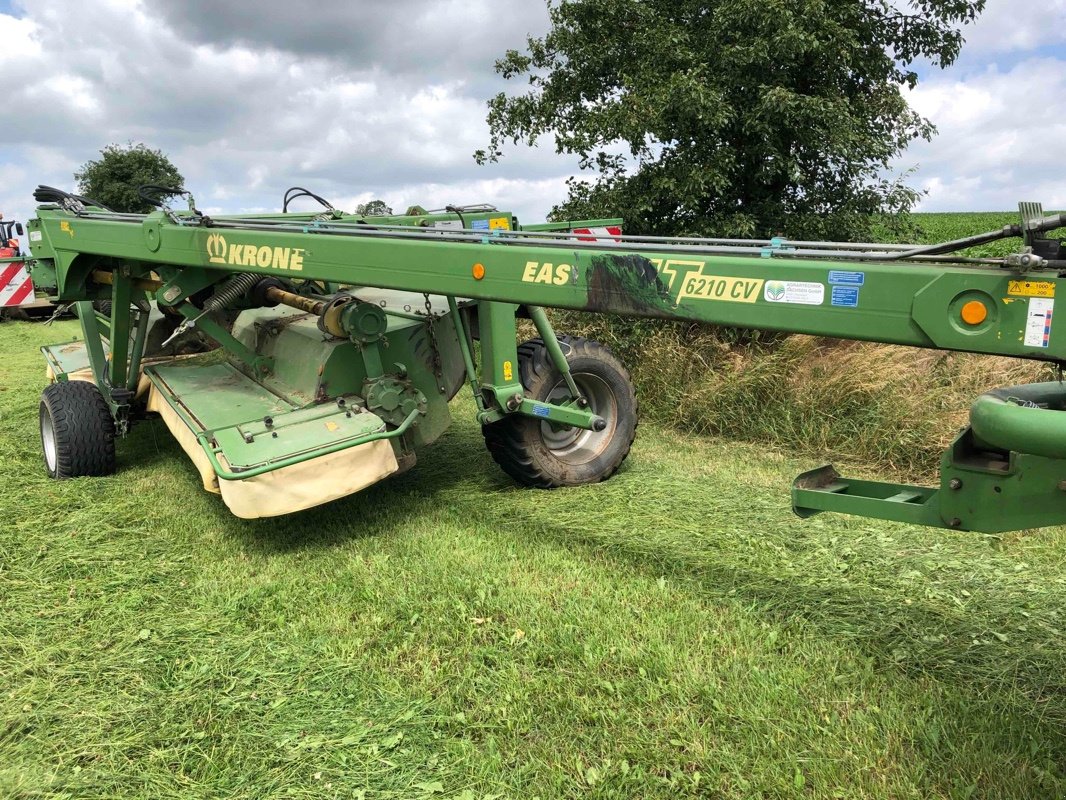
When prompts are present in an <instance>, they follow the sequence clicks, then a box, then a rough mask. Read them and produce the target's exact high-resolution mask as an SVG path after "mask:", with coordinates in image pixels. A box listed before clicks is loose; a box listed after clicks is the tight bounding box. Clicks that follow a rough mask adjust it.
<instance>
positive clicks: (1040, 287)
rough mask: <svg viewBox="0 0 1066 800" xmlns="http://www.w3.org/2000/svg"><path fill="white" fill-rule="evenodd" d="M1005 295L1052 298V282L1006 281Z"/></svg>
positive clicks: (1053, 283) (1053, 284)
mask: <svg viewBox="0 0 1066 800" xmlns="http://www.w3.org/2000/svg"><path fill="white" fill-rule="evenodd" d="M1007 294H1009V295H1013V296H1014V297H1054V296H1055V282H1054V281H1008V282H1007Z"/></svg>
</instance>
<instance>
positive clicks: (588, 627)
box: [0, 322, 1066, 800]
mask: <svg viewBox="0 0 1066 800" xmlns="http://www.w3.org/2000/svg"><path fill="white" fill-rule="evenodd" d="M77 332H78V331H77V328H76V327H75V325H74V324H73V323H70V322H58V323H56V325H55V326H54V327H51V328H46V327H43V326H40V325H30V324H22V323H10V324H7V323H5V324H0V349H2V352H3V353H4V358H3V359H2V360H0V387H3V390H2V391H0V416H2V418H3V421H4V424H3V426H0V506H2V507H3V509H4V514H3V515H0V598H2V601H3V605H2V611H3V613H2V615H0V683H2V685H3V691H2V692H0V796H2V797H4V798H20V799H22V798H25V799H26V800H29V798H40V799H41V800H60V798H79V800H82V799H83V798H115V797H121V798H134V799H135V798H153V800H154V799H155V798H182V800H186V799H187V798H218V797H226V798H241V799H246V800H260V798H316V799H317V798H364V800H385V799H388V800H529V799H530V798H534V797H538V796H539V797H541V798H544V800H569V799H571V798H572V799H573V800H577V799H578V798H580V799H581V800H620V798H645V799H646V800H697V798H715V799H716V800H751V798H774V800H777V799H778V798H780V800H840V798H847V799H848V800H851V798H863V799H864V800H867V799H868V800H903V799H904V798H923V799H924V798H929V799H930V800H955V799H956V798H972V799H973V800H997V799H999V798H1002V799H1003V800H1007V798H1010V799H1011V800H1015V799H1016V798H1044V797H1046V798H1052V797H1061V796H1062V795H1063V792H1064V791H1066V774H1064V768H1063V765H1064V764H1066V677H1064V676H1066V654H1064V651H1063V648H1062V646H1061V644H1062V636H1063V632H1062V627H1063V620H1064V619H1066V594H1064V593H1063V590H1062V589H1063V585H1064V583H1066V568H1064V565H1063V558H1062V553H1063V549H1064V548H1066V529H1062V528H1059V529H1052V530H1047V531H1042V532H1040V533H1039V534H1036V535H1028V536H1024V535H1017V536H1006V537H1002V538H999V537H984V536H977V535H974V534H952V533H947V532H944V531H939V530H926V529H916V528H910V527H907V526H903V525H897V524H893V523H884V522H879V521H874V520H864V519H854V518H846V517H839V516H832V515H823V516H820V517H817V518H815V519H811V520H806V521H800V520H797V519H796V518H795V517H794V516H793V515H792V513H791V510H790V508H789V504H788V496H787V486H788V482H789V479H790V477H791V476H792V475H794V474H795V473H796V472H798V471H799V470H801V469H806V468H809V467H811V466H813V464H812V463H810V462H796V461H793V460H791V459H787V458H784V457H782V456H781V455H780V454H779V453H776V452H774V451H772V450H767V449H766V448H758V447H753V446H750V445H745V444H743V443H738V442H735V441H715V440H709V439H701V438H700V437H696V436H690V435H679V434H676V433H673V432H670V431H668V430H664V429H663V428H661V427H658V426H655V425H642V426H641V429H640V435H639V436H638V438H637V443H636V446H635V449H634V452H633V455H632V456H631V458H630V460H629V461H628V462H627V465H626V466H625V468H623V470H622V471H621V472H620V473H619V474H618V475H617V476H616V477H614V478H612V479H611V480H610V481H607V482H606V483H602V484H597V485H594V486H586V487H579V488H574V489H567V490H560V491H553V492H543V491H534V490H525V489H519V488H516V487H514V486H513V485H512V484H511V483H510V481H509V480H508V479H507V478H506V477H505V476H504V475H502V473H500V471H499V470H498V469H497V468H496V467H495V465H494V464H493V462H492V460H491V459H490V458H489V455H488V453H487V452H485V449H484V447H483V445H482V442H481V433H480V431H479V429H478V426H477V424H476V423H475V422H474V419H473V416H474V410H475V409H474V404H473V402H472V399H471V397H470V395H469V393H464V395H463V396H462V397H461V398H460V399H459V400H458V401H457V402H456V404H455V408H454V414H455V419H456V424H455V428H454V429H453V430H452V431H451V432H449V434H448V435H447V436H446V437H444V439H443V440H442V441H441V442H440V443H439V444H437V445H435V446H434V447H431V448H428V449H426V450H425V451H423V452H421V453H420V454H419V461H418V465H417V466H416V467H415V468H414V469H412V470H411V471H409V472H407V473H405V474H403V475H400V476H396V477H393V478H390V479H389V480H388V481H386V482H384V483H381V484H378V485H377V486H374V487H371V488H369V489H367V490H366V491H364V492H361V493H359V494H357V495H355V496H353V497H350V498H347V499H344V500H341V501H337V502H334V503H330V504H328V505H325V506H322V507H320V508H317V509H312V510H309V511H307V512H304V513H301V514H298V515H294V516H291V517H285V518H281V519H271V520H259V521H250V520H240V519H235V518H233V517H232V516H230V515H229V514H228V512H227V511H226V509H225V507H224V505H223V504H222V502H221V501H220V500H219V499H218V498H217V497H214V496H213V495H209V494H207V493H206V492H204V491H203V488H202V485H201V482H200V479H199V476H198V474H197V472H196V470H195V468H194V467H193V466H192V464H191V463H189V461H188V459H187V458H186V457H185V455H184V454H183V453H182V451H181V448H180V447H179V446H178V444H177V443H176V442H174V440H173V439H172V438H171V437H170V435H169V434H168V433H167V431H166V429H165V428H164V427H163V426H162V425H161V423H160V422H159V421H158V420H154V421H153V420H149V421H146V422H145V423H144V424H141V425H139V426H137V427H136V428H135V429H134V430H133V432H132V434H131V436H130V437H129V438H128V439H126V440H124V441H123V442H122V443H121V444H120V446H119V462H120V467H119V472H118V473H117V474H115V475H113V476H109V477H107V478H101V479H77V480H68V481H50V480H48V479H47V478H45V476H44V470H43V467H42V465H41V456H40V449H39V444H38V439H37V399H38V395H39V392H40V389H41V384H42V378H43V376H42V372H43V370H42V366H41V356H40V351H39V347H40V346H41V345H42V344H45V343H48V342H54V341H57V340H63V339H64V337H65V338H68V339H69V338H71V337H72V336H74V335H75V334H76V333H77ZM645 399H646V398H645Z"/></svg>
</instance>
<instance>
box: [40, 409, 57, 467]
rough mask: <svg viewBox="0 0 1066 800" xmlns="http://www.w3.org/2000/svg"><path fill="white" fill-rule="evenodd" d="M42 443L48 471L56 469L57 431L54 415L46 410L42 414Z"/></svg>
mask: <svg viewBox="0 0 1066 800" xmlns="http://www.w3.org/2000/svg"><path fill="white" fill-rule="evenodd" d="M41 445H42V446H43V447H44V463H45V465H46V466H47V467H48V471H49V472H52V473H54V472H55V471H56V462H57V461H58V458H57V456H56V432H55V428H54V427H53V426H52V415H51V414H49V413H48V412H47V411H45V412H44V413H43V414H41Z"/></svg>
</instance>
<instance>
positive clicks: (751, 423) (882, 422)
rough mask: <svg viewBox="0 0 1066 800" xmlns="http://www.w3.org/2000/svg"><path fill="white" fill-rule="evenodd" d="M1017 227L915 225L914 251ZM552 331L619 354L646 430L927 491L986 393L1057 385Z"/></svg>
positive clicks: (609, 330) (653, 335)
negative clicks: (865, 473)
mask: <svg viewBox="0 0 1066 800" xmlns="http://www.w3.org/2000/svg"><path fill="white" fill-rule="evenodd" d="M1049 213H1050V212H1049ZM1017 221H1018V215H1017V214H1016V213H1010V212H987V213H985V212H981V213H966V214H916V215H914V216H913V218H912V221H911V224H910V226H911V227H913V229H914V232H915V233H916V234H917V236H916V237H915V239H913V240H915V241H919V242H930V243H931V242H942V241H949V240H955V239H960V238H962V237H964V236H969V235H972V234H977V233H983V232H986V231H990V230H998V229H1001V228H1002V227H1003V226H1004V225H1009V224H1011V223H1016V222H1017ZM882 234H883V235H884V237H885V238H891V236H892V235H893V231H892V230H890V229H888V228H886V229H884V230H883V231H882ZM1020 246H1021V240H1020V239H1011V240H1005V241H1001V242H994V243H991V244H987V245H982V246H981V247H977V248H972V249H971V250H968V251H966V255H970V256H974V257H996V256H1002V255H1005V254H1006V253H1009V252H1013V251H1016V250H1017V249H1018V248H1019V247H1020ZM555 320H556V323H557V325H558V326H559V327H560V328H561V329H564V330H570V331H573V332H577V333H580V334H582V335H585V336H588V337H590V338H594V339H598V340H600V341H603V342H605V343H607V344H608V345H610V346H611V347H612V348H613V349H615V350H616V351H618V352H619V353H620V355H621V356H622V357H623V360H624V361H625V362H626V364H627V365H628V366H629V368H630V370H631V371H632V373H633V378H634V381H635V382H636V384H637V386H638V387H639V388H640V389H641V395H642V404H643V405H642V408H643V411H644V413H645V415H646V417H647V418H649V419H653V420H655V421H657V422H660V423H663V424H667V425H671V426H673V427H676V428H678V429H680V430H685V431H695V432H702V433H708V434H713V435H720V436H728V437H730V438H735V439H741V440H747V441H751V442H761V443H767V444H774V445H782V446H786V447H788V448H789V449H791V450H793V451H796V452H802V453H806V454H810V455H816V456H818V457H823V458H830V457H831V458H844V457H853V458H859V459H861V460H862V461H864V462H866V463H867V464H870V465H876V466H877V467H878V468H880V469H883V470H889V471H891V472H892V473H893V474H896V475H899V476H904V477H907V478H910V479H926V480H927V479H929V478H930V477H931V476H932V474H933V473H934V472H935V471H936V469H938V467H939V457H940V453H941V451H942V450H943V449H944V447H945V446H947V444H948V443H949V442H950V441H951V440H952V439H953V438H954V437H955V435H956V433H957V432H958V430H959V429H960V427H962V426H963V425H964V424H965V421H966V416H967V412H968V409H969V406H970V403H971V402H972V401H973V399H974V398H975V397H976V396H977V395H978V394H980V393H982V392H984V391H987V390H988V389H991V388H994V387H997V386H1009V385H1013V384H1017V383H1026V382H1030V381H1034V380H1042V379H1043V380H1049V379H1051V376H1052V375H1053V374H1054V373H1053V371H1052V369H1051V368H1049V367H1047V366H1044V365H1041V364H1038V363H1029V362H1023V361H1019V360H1016V359H1006V358H993V357H987V356H975V355H970V354H959V353H948V352H940V351H921V350H914V349H910V348H902V347H893V346H890V345H881V344H872V343H865V342H841V341H838V340H833V339H822V338H816V337H810V336H791V337H783V336H780V335H766V334H758V333H756V334H752V333H751V332H738V331H736V330H732V329H725V330H722V329H716V328H714V327H711V326H703V325H693V324H687V323H671V324H664V323H661V322H658V321H647V320H634V319H621V318H614V317H608V316H602V315H599V316H596V315H588V314H578V313H557V314H556V315H555Z"/></svg>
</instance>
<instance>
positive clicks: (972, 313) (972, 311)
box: [962, 300, 988, 325]
mask: <svg viewBox="0 0 1066 800" xmlns="http://www.w3.org/2000/svg"><path fill="white" fill-rule="evenodd" d="M986 319H988V308H987V307H986V306H985V304H984V303H982V302H981V301H980V300H971V301H970V302H969V303H967V304H966V305H964V306H963V307H962V321H963V322H965V323H966V324H967V325H980V324H981V323H982V322H984V321H985V320H986Z"/></svg>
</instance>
